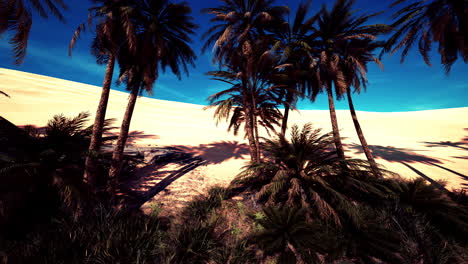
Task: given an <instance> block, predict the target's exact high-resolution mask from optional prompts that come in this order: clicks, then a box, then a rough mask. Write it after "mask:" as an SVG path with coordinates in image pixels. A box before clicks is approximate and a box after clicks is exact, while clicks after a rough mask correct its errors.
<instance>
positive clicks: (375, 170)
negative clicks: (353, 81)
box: [347, 89, 382, 177]
mask: <svg viewBox="0 0 468 264" xmlns="http://www.w3.org/2000/svg"><path fill="white" fill-rule="evenodd" d="M347 95H348V104H349V110H350V112H351V117H352V118H353V123H354V127H355V128H356V133H357V135H358V137H359V140H360V141H361V145H362V149H363V150H364V153H365V154H366V157H367V160H368V161H369V164H370V166H371V169H372V172H373V173H374V175H375V176H376V177H382V175H381V174H380V172H379V168H378V166H377V163H376V162H375V159H374V155H372V151H371V150H370V149H369V145H368V144H367V141H366V138H365V137H364V133H362V129H361V125H360V124H359V120H358V118H357V115H356V111H355V110H354V104H353V99H352V98H351V90H350V89H348V91H347Z"/></svg>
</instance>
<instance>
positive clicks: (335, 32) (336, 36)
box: [309, 0, 387, 159]
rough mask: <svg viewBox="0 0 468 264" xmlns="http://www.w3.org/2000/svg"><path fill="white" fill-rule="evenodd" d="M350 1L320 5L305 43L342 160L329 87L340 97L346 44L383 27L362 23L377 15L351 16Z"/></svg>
mask: <svg viewBox="0 0 468 264" xmlns="http://www.w3.org/2000/svg"><path fill="white" fill-rule="evenodd" d="M354 2H355V1H353V0H337V1H336V2H335V4H334V6H333V7H332V9H331V10H330V11H328V10H327V9H326V7H325V6H323V7H322V9H321V11H320V15H319V18H318V23H317V25H316V28H315V29H314V33H313V35H314V36H313V38H311V43H310V44H309V45H310V46H311V47H314V49H315V50H314V52H315V56H316V58H317V59H316V61H315V69H316V78H318V79H319V80H318V82H319V83H320V84H321V88H322V89H324V90H325V91H326V93H327V96H328V103H329V108H330V118H331V122H332V128H333V137H334V141H335V146H336V149H337V151H338V156H339V157H340V158H342V159H344V157H345V156H344V148H343V144H342V142H341V137H340V132H339V128H338V121H337V118H336V111H335V104H334V96H333V88H334V90H335V93H336V96H337V97H338V99H340V98H341V96H343V95H344V94H345V93H346V90H347V87H348V85H347V81H346V77H345V74H344V72H343V71H344V69H343V68H342V67H341V64H342V63H341V62H342V61H343V60H345V55H346V53H345V52H346V45H347V43H348V42H350V41H351V40H352V39H374V38H375V35H376V34H379V33H381V31H382V30H383V29H385V28H386V27H387V26H386V25H381V24H374V25H365V24H364V23H365V22H367V20H368V19H369V18H371V17H373V16H376V15H377V14H371V15H363V16H358V17H354V16H353V13H352V12H353V11H352V6H353V4H354Z"/></svg>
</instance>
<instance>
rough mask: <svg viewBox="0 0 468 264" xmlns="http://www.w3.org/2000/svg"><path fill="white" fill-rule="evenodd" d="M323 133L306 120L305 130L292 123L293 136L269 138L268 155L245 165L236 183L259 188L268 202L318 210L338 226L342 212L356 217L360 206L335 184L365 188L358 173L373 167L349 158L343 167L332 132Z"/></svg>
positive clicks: (362, 179) (364, 172)
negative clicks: (298, 205)
mask: <svg viewBox="0 0 468 264" xmlns="http://www.w3.org/2000/svg"><path fill="white" fill-rule="evenodd" d="M320 132H321V130H320V129H315V130H314V129H312V126H311V125H310V124H307V125H305V126H304V127H303V129H302V130H299V128H298V127H297V126H293V127H292V129H291V141H288V140H287V139H286V138H285V137H284V136H283V135H280V136H278V138H277V139H274V140H270V139H265V142H264V144H263V147H264V149H265V151H266V153H267V154H266V159H265V160H264V161H261V162H259V163H251V164H250V165H248V166H246V167H245V169H244V171H242V172H241V173H240V174H239V175H238V176H237V177H236V179H235V180H234V181H233V184H242V185H249V186H252V188H254V189H256V190H258V193H257V195H256V197H257V198H258V199H259V200H261V201H266V202H267V203H268V204H282V205H285V206H289V207H291V206H294V205H297V204H300V205H301V206H302V207H303V208H306V209H311V210H312V209H313V211H314V212H316V213H317V214H318V215H320V217H322V218H323V219H329V220H331V221H332V222H334V223H335V224H336V225H338V226H340V225H341V222H342V216H340V212H342V213H345V215H347V217H351V218H354V214H355V213H354V211H355V205H354V204H353V203H352V201H351V200H350V199H349V198H348V197H347V196H346V192H345V190H340V189H339V188H337V187H336V186H338V184H337V183H344V184H346V186H347V187H348V189H351V188H354V187H359V186H360V187H361V189H364V188H363V186H365V185H366V184H365V180H366V179H365V178H363V177H358V176H359V175H362V174H366V173H367V175H369V174H368V171H369V168H368V166H367V165H366V163H365V162H363V161H359V160H347V161H345V162H346V164H347V165H348V169H347V170H343V166H342V164H343V161H342V160H340V159H339V158H338V157H337V155H336V153H335V152H334V151H332V150H331V144H332V142H333V140H332V136H331V135H330V134H323V135H321V134H320ZM341 179H342V180H341ZM340 181H341V182H340ZM309 214H310V213H309ZM355 220H356V221H357V219H355Z"/></svg>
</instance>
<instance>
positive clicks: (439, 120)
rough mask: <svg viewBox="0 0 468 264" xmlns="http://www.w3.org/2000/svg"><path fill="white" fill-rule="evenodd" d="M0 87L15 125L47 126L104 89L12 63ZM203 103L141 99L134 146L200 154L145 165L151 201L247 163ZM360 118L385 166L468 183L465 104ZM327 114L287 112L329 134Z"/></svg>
mask: <svg viewBox="0 0 468 264" xmlns="http://www.w3.org/2000/svg"><path fill="white" fill-rule="evenodd" d="M194 89H197V88H196V87H194ZM0 90H1V91H4V92H6V93H8V94H9V95H10V96H11V98H7V97H4V96H0V115H1V116H3V117H4V118H6V119H7V120H9V121H11V122H13V123H14V124H16V125H27V124H32V125H36V126H44V125H45V124H46V123H47V120H49V119H50V118H51V117H52V116H53V115H55V114H60V113H63V114H65V115H67V116H74V115H76V114H78V113H79V112H82V111H89V112H90V113H91V114H94V112H95V111H96V106H97V103H98V101H99V97H100V92H101V88H100V87H97V86H92V85H86V84H82V83H77V82H72V81H66V80H61V79H57V78H51V77H46V76H41V75H36V74H30V73H25V72H19V71H14V70H8V69H0ZM155 93H156V94H157V93H158V90H157V85H156V86H155ZM127 97H128V94H126V93H124V92H120V91H115V90H113V91H112V92H111V95H110V100H109V106H108V111H107V118H115V119H117V121H116V123H115V125H116V126H119V125H120V120H121V118H122V116H123V113H124V110H125V107H126V103H127ZM395 103H396V104H397V103H398V102H395ZM203 107H204V106H202V105H195V104H186V103H179V102H171V101H164V100H157V99H151V98H146V97H141V98H139V99H138V101H137V105H136V108H135V112H134V114H133V119H132V123H131V131H132V135H133V137H132V138H131V143H132V144H133V146H134V147H156V146H177V147H179V148H180V149H182V150H184V151H186V152H191V153H194V154H195V155H196V156H199V157H200V158H201V159H200V160H198V159H197V160H195V161H194V162H192V163H190V164H172V165H171V164H170V165H168V166H165V167H163V168H154V167H151V166H144V167H142V168H141V170H140V176H141V179H143V180H144V181H143V182H144V183H142V181H141V180H140V181H139V182H138V183H135V186H134V187H135V188H136V189H138V188H140V189H141V188H143V189H145V190H146V191H149V192H148V193H149V194H150V195H151V196H152V197H154V198H153V199H150V201H151V200H155V201H159V202H162V203H168V201H169V200H170V199H175V198H176V199H180V200H186V199H187V198H189V197H192V196H193V195H194V194H197V193H202V192H203V191H204V190H205V189H206V188H207V187H208V186H212V185H214V184H220V185H225V184H228V183H229V182H230V181H231V179H233V177H234V176H235V175H236V174H237V173H238V172H239V171H240V169H241V167H242V166H243V165H244V164H245V163H246V162H247V161H248V159H249V155H248V148H247V145H246V140H245V139H244V137H243V136H242V135H239V136H234V135H233V134H232V133H228V132H227V131H226V129H227V124H226V123H220V124H219V125H218V126H216V124H215V121H214V119H213V118H212V116H213V110H203ZM357 107H359V106H357ZM337 115H338V122H339V126H340V130H341V136H342V137H344V138H345V139H344V143H345V144H346V155H347V156H349V157H353V158H365V156H364V155H363V154H362V151H361V149H360V147H359V140H358V138H357V136H356V132H355V130H354V126H353V123H352V120H351V116H350V114H349V112H348V111H347V110H339V111H337ZM358 117H359V120H360V122H361V125H362V128H363V131H364V133H365V136H366V138H367V141H368V143H369V145H371V148H372V149H373V151H374V154H375V156H376V158H377V162H378V163H379V164H381V165H383V166H384V167H386V168H387V169H388V170H391V171H394V172H396V173H398V174H400V175H401V176H402V177H406V178H414V177H425V178H426V179H429V180H435V181H439V180H444V181H446V182H447V188H448V189H454V188H455V189H456V188H468V124H467V120H468V107H465V108H452V109H441V110H429V111H415V112H392V113H380V112H361V111H358ZM91 119H92V120H93V119H94V117H92V118H91ZM329 120H330V119H329V113H328V111H327V110H301V111H300V112H293V113H292V114H291V115H290V124H291V125H292V124H294V123H296V124H298V125H299V126H301V125H302V124H304V123H307V122H311V123H312V124H313V125H314V126H315V127H317V128H322V129H323V131H324V132H328V131H331V125H330V121H329ZM147 204H148V203H147Z"/></svg>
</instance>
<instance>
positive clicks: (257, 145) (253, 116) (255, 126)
mask: <svg viewBox="0 0 468 264" xmlns="http://www.w3.org/2000/svg"><path fill="white" fill-rule="evenodd" d="M251 99H252V108H253V109H252V111H251V112H250V113H251V120H252V127H253V129H254V130H253V133H254V139H255V148H256V152H255V154H256V155H257V156H256V160H257V162H259V161H260V159H261V158H260V155H261V153H260V140H259V136H258V122H257V115H256V114H255V113H256V112H257V103H256V102H255V95H254V94H253V92H251Z"/></svg>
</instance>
